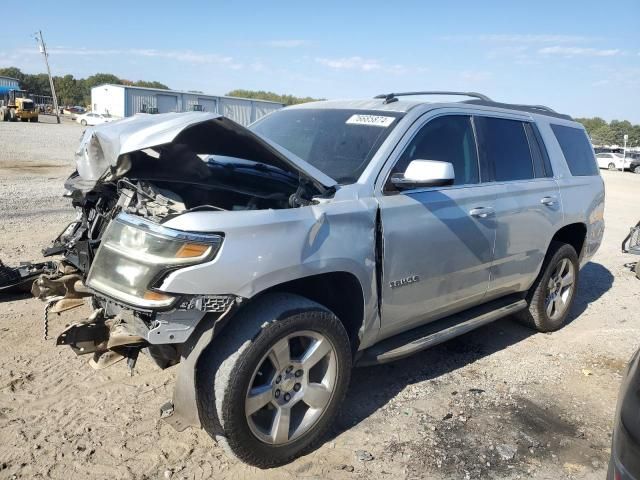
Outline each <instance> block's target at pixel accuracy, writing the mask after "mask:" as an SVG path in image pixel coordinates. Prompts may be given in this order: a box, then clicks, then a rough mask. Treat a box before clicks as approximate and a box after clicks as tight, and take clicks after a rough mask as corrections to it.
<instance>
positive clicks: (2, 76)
mask: <svg viewBox="0 0 640 480" xmlns="http://www.w3.org/2000/svg"><path fill="white" fill-rule="evenodd" d="M0 78H5V79H7V80H15V81H16V82H18V83H20V80H18V79H17V78H13V77H7V76H5V75H0Z"/></svg>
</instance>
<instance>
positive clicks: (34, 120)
mask: <svg viewBox="0 0 640 480" xmlns="http://www.w3.org/2000/svg"><path fill="white" fill-rule="evenodd" d="M29 121H30V122H33V123H38V117H31V119H30V120H29Z"/></svg>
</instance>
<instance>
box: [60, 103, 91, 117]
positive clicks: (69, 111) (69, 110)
mask: <svg viewBox="0 0 640 480" xmlns="http://www.w3.org/2000/svg"><path fill="white" fill-rule="evenodd" d="M86 111H87V110H86V109H85V108H84V107H79V106H77V105H76V106H74V107H64V108H63V109H62V113H63V114H65V115H75V114H82V113H85V112H86Z"/></svg>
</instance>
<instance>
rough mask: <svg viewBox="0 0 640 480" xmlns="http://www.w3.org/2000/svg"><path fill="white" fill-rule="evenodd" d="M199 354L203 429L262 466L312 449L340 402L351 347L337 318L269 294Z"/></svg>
mask: <svg viewBox="0 0 640 480" xmlns="http://www.w3.org/2000/svg"><path fill="white" fill-rule="evenodd" d="M231 322H232V324H230V325H229V326H228V327H227V329H226V330H225V331H223V332H222V334H221V336H220V337H219V338H216V339H215V340H214V341H213V342H212V345H211V347H210V348H209V349H208V350H207V351H206V352H205V354H204V355H203V357H204V358H201V360H200V362H201V363H200V364H202V365H203V367H202V370H201V374H200V375H198V378H197V397H198V404H199V409H200V418H201V419H202V423H203V425H204V428H205V430H206V431H207V432H208V433H209V434H210V435H211V436H213V437H214V438H216V439H217V440H219V441H220V442H221V443H222V444H223V446H225V447H227V449H228V450H230V452H231V453H232V454H233V455H235V456H236V457H238V458H239V459H240V460H242V461H243V462H246V463H248V464H251V465H255V466H257V467H260V468H270V467H275V466H278V465H282V464H284V463H287V462H289V461H291V460H293V459H294V458H296V457H298V456H300V455H302V454H304V453H306V452H309V451H310V450H312V449H313V448H314V447H315V446H316V445H317V444H318V443H319V442H320V441H321V440H322V437H323V436H324V434H325V433H326V431H327V430H328V428H329V427H330V425H331V423H332V421H333V418H334V417H335V416H336V413H337V411H338V409H339V407H340V404H341V403H342V401H343V399H344V396H345V394H346V391H347V387H348V384H349V379H350V375H351V363H352V358H351V348H350V344H349V339H348V336H347V333H346V331H345V329H344V327H343V325H342V323H341V322H340V320H338V318H337V317H336V316H335V315H334V314H333V313H332V312H330V311H329V310H327V309H326V308H325V307H323V306H321V305H319V304H317V303H315V302H312V301H310V300H307V299H305V298H303V297H299V296H296V295H290V294H271V295H265V296H264V297H262V298H259V299H256V300H255V301H254V302H253V303H252V304H250V305H249V306H247V307H245V308H244V309H243V310H241V311H240V312H238V314H237V315H236V316H235V317H234V318H233V320H232V321H231Z"/></svg>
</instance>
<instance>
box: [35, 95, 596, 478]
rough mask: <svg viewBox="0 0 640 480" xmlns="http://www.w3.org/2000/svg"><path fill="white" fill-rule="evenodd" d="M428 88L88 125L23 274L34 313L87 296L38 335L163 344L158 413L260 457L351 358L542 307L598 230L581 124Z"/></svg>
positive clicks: (277, 445)
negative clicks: (249, 113)
mask: <svg viewBox="0 0 640 480" xmlns="http://www.w3.org/2000/svg"><path fill="white" fill-rule="evenodd" d="M431 93H439V94H442V93H443V92H413V93H411V94H386V95H381V96H378V97H376V98H374V99H371V100H356V101H323V102H316V103H308V104H304V105H297V106H293V107H289V108H285V109H282V110H280V111H277V112H274V113H272V114H270V115H268V116H266V117H264V118H262V119H260V120H259V121H257V122H256V123H254V124H252V125H251V126H249V127H248V128H245V127H242V126H240V125H239V124H237V123H235V122H233V121H231V120H230V119H228V118H225V117H222V116H218V115H215V114H210V113H204V112H191V113H183V114H177V113H170V114H160V115H144V116H143V115H141V116H135V117H131V118H127V119H124V120H121V121H118V122H113V123H108V124H104V125H100V126H97V127H95V128H89V129H87V130H86V131H85V133H84V135H83V138H82V140H81V143H80V146H79V149H78V151H77V153H76V162H77V171H76V172H75V173H74V174H73V175H72V176H71V177H70V178H69V179H68V181H67V183H66V193H65V195H66V196H68V197H69V198H70V200H71V202H72V204H73V206H74V207H75V209H76V210H77V218H76V220H75V221H74V222H73V223H71V224H70V225H69V226H68V227H67V228H66V229H65V230H64V231H63V232H62V233H61V234H60V235H59V237H58V238H57V239H55V241H54V242H53V244H52V245H51V246H50V247H49V248H48V249H47V250H46V252H45V253H46V255H47V256H52V255H60V256H61V259H60V260H59V261H58V262H57V264H56V265H57V267H56V268H55V269H54V270H53V271H48V272H45V273H44V274H43V275H41V276H40V278H38V279H37V280H36V281H35V282H34V285H33V293H34V294H35V295H36V296H38V297H40V298H41V299H43V300H45V301H46V302H47V312H48V313H51V312H62V311H67V310H68V311H70V312H73V310H72V309H73V308H74V307H76V306H78V305H80V304H83V302H88V303H90V305H91V308H92V313H91V314H90V315H89V316H88V318H77V319H75V320H74V321H73V322H71V323H70V324H69V325H68V326H67V328H66V329H65V330H64V331H63V332H62V333H60V334H59V336H58V337H57V343H58V344H59V345H68V346H69V347H71V349H73V351H74V352H75V353H76V354H78V355H87V357H86V358H88V359H89V360H90V363H91V364H92V366H93V367H95V368H104V367H107V366H109V365H112V364H114V363H117V362H118V361H119V360H124V361H125V362H123V363H121V364H120V365H123V364H124V363H128V365H129V367H130V368H133V367H134V365H135V362H136V359H137V358H138V355H139V354H140V353H141V352H142V353H143V354H147V355H149V356H150V357H151V358H152V359H153V360H154V361H155V363H156V364H157V365H158V366H159V367H160V368H168V367H171V366H175V368H176V382H175V390H174V395H173V399H172V400H171V401H169V402H167V404H165V405H164V406H163V408H162V410H161V415H162V417H164V420H165V421H167V422H169V423H170V424H171V425H173V426H174V427H175V428H176V429H179V430H182V429H184V428H187V427H191V426H196V427H201V428H204V429H205V430H206V431H207V432H208V433H209V434H210V435H211V437H213V438H214V439H216V441H219V442H221V443H222V444H224V445H225V446H226V447H227V449H228V451H230V452H231V453H232V454H234V455H235V456H237V457H238V458H239V459H241V460H242V461H244V462H247V463H249V464H253V465H257V466H259V467H263V468H264V467H272V466H276V465H281V464H283V463H286V462H288V461H290V460H292V459H293V458H295V457H297V456H299V455H302V454H304V453H305V452H309V451H310V450H312V449H313V448H314V447H315V446H317V445H318V444H319V442H321V441H322V438H323V435H324V434H325V432H327V430H328V429H329V427H330V425H331V423H332V421H333V419H334V417H335V416H336V412H337V410H338V409H339V407H340V404H341V403H342V401H343V399H344V397H345V393H346V391H347V387H348V384H349V379H350V371H351V368H352V366H354V365H373V364H379V363H384V362H389V361H392V360H396V359H399V358H403V357H406V356H408V355H410V354H413V353H415V352H418V351H420V350H423V349H426V348H428V347H431V346H433V345H436V344H438V343H441V342H444V341H446V340H448V339H450V338H452V337H455V336H458V335H461V334H463V333H466V332H468V331H470V330H472V329H474V328H477V327H479V326H482V325H485V324H487V323H490V322H492V321H494V320H497V319H499V318H502V317H505V316H509V315H514V316H515V317H516V318H518V319H520V320H521V321H522V322H524V323H526V324H528V325H531V326H532V327H533V328H535V329H537V330H538V331H541V332H549V331H553V330H556V329H558V328H560V327H561V326H562V325H563V324H564V323H565V322H566V321H567V319H568V318H571V313H570V311H571V305H572V303H573V301H574V299H575V295H576V288H577V286H578V276H579V272H580V268H581V266H583V265H584V264H585V263H586V262H587V261H588V260H589V259H590V258H591V257H592V256H593V254H594V253H595V252H596V250H597V249H598V247H599V245H600V242H601V240H602V235H603V230H604V221H603V209H604V188H603V181H602V178H601V177H600V175H599V171H598V167H597V165H596V160H595V156H594V153H593V149H592V147H591V144H590V143H589V140H588V137H587V135H586V134H585V131H584V129H583V127H582V126H581V125H580V124H579V123H576V122H574V121H573V120H572V119H571V117H569V116H567V115H562V114H559V113H556V112H554V111H553V110H551V109H549V108H547V107H543V106H527V105H514V104H504V103H498V102H494V101H492V100H490V99H489V98H487V97H485V96H484V95H481V94H476V93H463V92H444V93H446V94H448V95H465V96H467V97H468V99H467V100H463V101H453V102H452V101H449V102H444V103H443V102H435V103H431V102H428V101H426V100H425V98H430V97H427V95H429V94H431ZM417 95H420V96H417ZM69 314H72V313H69ZM424 368H426V369H428V368H429V366H428V365H425V367H424Z"/></svg>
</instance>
